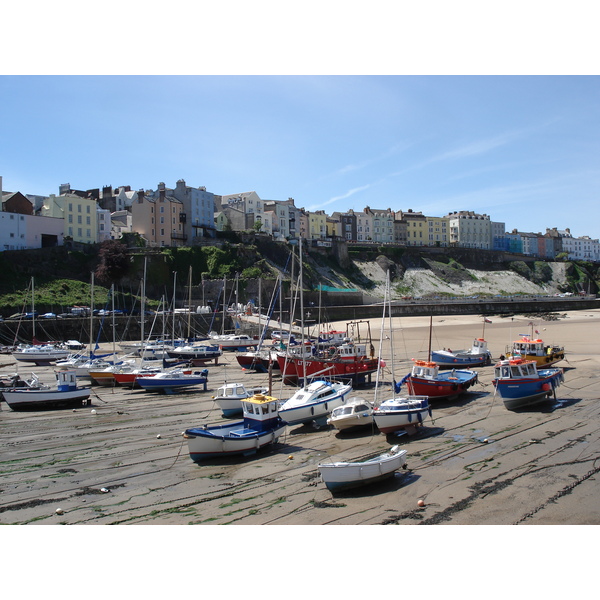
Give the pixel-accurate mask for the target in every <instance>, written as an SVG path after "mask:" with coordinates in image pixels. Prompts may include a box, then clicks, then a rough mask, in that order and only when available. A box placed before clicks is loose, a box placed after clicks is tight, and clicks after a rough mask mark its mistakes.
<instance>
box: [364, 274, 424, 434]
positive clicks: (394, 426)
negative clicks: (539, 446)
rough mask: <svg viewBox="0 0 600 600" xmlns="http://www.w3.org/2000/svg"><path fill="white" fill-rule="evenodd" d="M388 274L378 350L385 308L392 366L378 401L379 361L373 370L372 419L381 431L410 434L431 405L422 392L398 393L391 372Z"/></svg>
mask: <svg viewBox="0 0 600 600" xmlns="http://www.w3.org/2000/svg"><path fill="white" fill-rule="evenodd" d="M389 287H390V274H389V271H388V273H387V279H386V292H385V298H384V302H383V317H382V319H381V334H380V336H379V338H380V342H379V344H380V348H379V353H380V354H381V346H382V344H383V339H384V326H385V318H386V311H387V312H388V319H389V335H388V337H389V340H390V353H391V369H392V382H393V383H392V396H391V398H387V399H385V400H383V401H382V402H379V401H378V395H379V391H380V387H381V385H380V377H381V368H382V366H381V365H380V367H379V369H378V371H377V382H376V384H375V401H374V404H375V406H374V408H373V420H374V421H375V425H377V428H378V429H379V431H380V432H381V433H385V434H388V433H396V432H401V433H408V434H411V435H412V434H414V433H416V432H417V430H418V428H419V427H421V426H422V425H423V422H424V421H425V419H426V418H427V417H431V408H430V406H429V398H428V397H427V396H425V395H414V394H411V395H401V394H400V388H401V386H402V384H401V383H397V382H396V378H395V376H394V363H395V360H394V344H393V327H392V318H391V307H390V291H389Z"/></svg>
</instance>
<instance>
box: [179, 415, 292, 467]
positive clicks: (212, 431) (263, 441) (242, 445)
mask: <svg viewBox="0 0 600 600" xmlns="http://www.w3.org/2000/svg"><path fill="white" fill-rule="evenodd" d="M286 426H287V423H285V422H284V421H281V420H280V419H278V421H277V423H276V425H275V426H273V427H271V428H269V429H266V430H263V431H259V430H254V429H250V428H248V427H246V424H245V423H244V421H239V422H236V423H232V424H229V425H217V426H213V427H206V428H192V429H186V430H185V432H184V434H183V437H184V438H185V439H186V440H187V442H188V450H189V454H190V458H191V459H192V460H193V461H194V462H196V463H201V462H202V461H204V460H207V459H210V458H216V457H224V456H234V455H243V456H250V455H252V454H255V453H256V452H257V451H258V450H260V449H261V448H264V447H265V446H268V445H270V444H274V443H276V442H277V440H278V439H279V437H280V436H281V435H282V434H283V432H284V431H285V428H286Z"/></svg>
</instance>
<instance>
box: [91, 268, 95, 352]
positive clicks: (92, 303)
mask: <svg viewBox="0 0 600 600" xmlns="http://www.w3.org/2000/svg"><path fill="white" fill-rule="evenodd" d="M93 344H94V273H93V272H92V273H91V284H90V359H91V358H93V357H94V346H93Z"/></svg>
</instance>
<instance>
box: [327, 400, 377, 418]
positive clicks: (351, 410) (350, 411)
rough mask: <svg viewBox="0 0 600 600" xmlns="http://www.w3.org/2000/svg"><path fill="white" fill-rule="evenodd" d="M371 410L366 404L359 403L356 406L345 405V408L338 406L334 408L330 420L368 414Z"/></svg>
mask: <svg viewBox="0 0 600 600" xmlns="http://www.w3.org/2000/svg"><path fill="white" fill-rule="evenodd" d="M370 410H371V406H370V405H369V404H367V403H366V402H360V403H357V404H346V405H345V406H338V407H337V408H334V409H333V411H332V413H331V418H332V419H336V418H340V417H345V416H348V417H349V416H350V415H354V414H360V413H363V412H364V413H368V412H369V411H370Z"/></svg>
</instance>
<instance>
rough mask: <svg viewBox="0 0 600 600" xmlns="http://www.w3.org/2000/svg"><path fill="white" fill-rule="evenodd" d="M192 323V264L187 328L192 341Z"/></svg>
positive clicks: (188, 336)
mask: <svg viewBox="0 0 600 600" xmlns="http://www.w3.org/2000/svg"><path fill="white" fill-rule="evenodd" d="M191 323H192V266H191V265H190V272H189V275H188V328H187V339H188V342H189V341H190V329H191Z"/></svg>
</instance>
